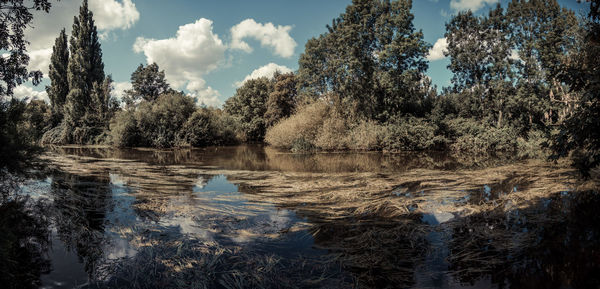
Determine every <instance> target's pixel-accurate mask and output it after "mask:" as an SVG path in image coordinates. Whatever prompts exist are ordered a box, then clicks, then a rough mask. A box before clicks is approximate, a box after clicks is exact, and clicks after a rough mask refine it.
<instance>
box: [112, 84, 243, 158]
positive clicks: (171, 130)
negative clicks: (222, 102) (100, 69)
mask: <svg viewBox="0 0 600 289" xmlns="http://www.w3.org/2000/svg"><path fill="white" fill-rule="evenodd" d="M240 135H242V133H241V129H240V124H239V121H238V120H237V119H236V118H234V117H232V116H230V115H227V114H224V113H222V111H220V110H211V109H206V108H200V109H196V107H195V104H194V102H193V100H192V99H191V98H190V97H188V96H185V95H181V94H179V93H174V94H166V95H161V96H159V97H158V99H157V100H156V101H155V102H148V101H143V102H142V103H140V105H139V106H138V107H137V109H136V110H127V111H121V112H118V113H117V114H116V115H115V117H114V118H113V119H112V120H111V123H110V138H111V139H112V143H113V145H115V146H118V147H133V146H150V147H161V148H165V147H173V146H209V145H229V144H235V143H237V142H238V140H239V136H240Z"/></svg>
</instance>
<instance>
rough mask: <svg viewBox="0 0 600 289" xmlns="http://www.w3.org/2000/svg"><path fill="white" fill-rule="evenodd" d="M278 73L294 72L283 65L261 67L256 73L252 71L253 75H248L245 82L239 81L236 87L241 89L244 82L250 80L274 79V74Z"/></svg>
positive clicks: (272, 64) (270, 64)
mask: <svg viewBox="0 0 600 289" xmlns="http://www.w3.org/2000/svg"><path fill="white" fill-rule="evenodd" d="M276 71H279V72H281V73H288V72H292V70H291V69H289V68H288V67H286V66H283V65H278V64H275V63H269V64H267V65H265V66H262V67H259V68H257V69H255V70H254V71H252V73H250V74H249V75H247V76H246V77H245V78H244V80H242V81H237V82H236V83H235V86H236V87H240V86H242V85H243V84H244V82H246V81H248V80H250V79H256V78H260V77H268V78H271V77H273V74H275V72H276Z"/></svg>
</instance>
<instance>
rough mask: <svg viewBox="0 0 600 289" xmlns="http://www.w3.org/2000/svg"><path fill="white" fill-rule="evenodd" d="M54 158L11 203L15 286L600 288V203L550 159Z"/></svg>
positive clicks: (111, 154) (10, 272)
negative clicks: (517, 160) (573, 188)
mask: <svg viewBox="0 0 600 289" xmlns="http://www.w3.org/2000/svg"><path fill="white" fill-rule="evenodd" d="M44 158H45V159H46V160H47V161H48V162H49V163H50V166H49V169H48V170H45V171H44V172H42V173H41V174H39V175H37V176H36V177H32V178H31V179H29V180H27V181H26V182H24V183H23V184H22V185H21V186H20V187H19V189H18V192H19V193H18V195H19V197H17V198H16V199H15V200H14V201H12V202H7V203H5V204H3V205H2V206H0V217H2V218H0V220H2V222H1V223H0V233H2V234H0V236H2V237H0V241H2V242H0V257H1V258H3V259H5V262H2V263H3V264H4V265H2V266H0V271H1V272H3V273H4V274H3V276H4V277H0V280H1V281H3V282H8V283H5V284H10V285H11V286H10V287H14V288H74V287H78V288H113V287H120V288H177V287H199V288H203V287H207V288H256V287H264V288H291V287H297V288H352V287H360V288H398V287H400V288H597V287H598V286H599V285H600V279H599V278H598V276H599V275H598V272H600V250H599V249H600V227H599V225H598V224H600V217H599V215H598V214H597V213H596V211H597V208H598V207H599V206H600V195H598V194H597V193H595V192H594V191H585V192H575V191H573V190H572V189H571V188H572V187H574V186H575V185H574V184H575V182H576V181H575V178H574V174H573V173H572V172H571V171H570V170H569V169H567V168H565V167H561V166H553V165H550V164H546V163H544V162H533V163H532V162H517V163H507V161H506V160H498V159H496V160H478V161H470V162H467V161H464V160H461V159H457V158H448V157H446V156H443V155H439V154H438V155H425V154H422V155H418V156H412V157H411V156H409V155H384V154H378V153H365V154H351V153H344V154H317V155H294V154H288V153H282V152H279V151H276V150H272V149H269V148H263V147H258V146H241V147H229V148H208V149H202V150H168V151H156V150H116V149H105V148H100V149H98V148H55V149H53V151H52V152H51V153H49V154H47V155H46V156H45V157H44ZM2 278H4V279H2Z"/></svg>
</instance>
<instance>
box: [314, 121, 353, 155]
mask: <svg viewBox="0 0 600 289" xmlns="http://www.w3.org/2000/svg"><path fill="white" fill-rule="evenodd" d="M347 136H348V127H347V125H346V121H345V120H344V119H342V118H340V117H337V116H329V117H326V118H325V119H324V121H323V125H322V126H321V128H320V129H319V130H318V133H317V136H316V138H315V141H314V145H315V146H316V147H317V148H319V149H321V150H343V149H347V148H348V146H347V142H348V137H347Z"/></svg>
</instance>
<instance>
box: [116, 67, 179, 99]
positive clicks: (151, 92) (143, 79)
mask: <svg viewBox="0 0 600 289" xmlns="http://www.w3.org/2000/svg"><path fill="white" fill-rule="evenodd" d="M131 85H132V87H133V88H132V89H130V90H127V91H126V94H127V99H126V102H128V103H130V104H131V103H133V102H134V101H136V100H138V99H144V100H146V101H154V100H156V98H158V96H159V95H161V94H163V93H167V92H169V91H170V90H171V88H170V86H169V84H168V83H167V80H166V79H165V71H164V70H159V68H158V65H157V64H156V63H152V64H149V65H148V66H146V67H144V65H143V64H140V65H139V66H138V68H137V69H136V70H135V71H134V72H133V73H132V74H131Z"/></svg>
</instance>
